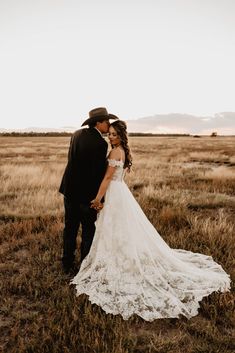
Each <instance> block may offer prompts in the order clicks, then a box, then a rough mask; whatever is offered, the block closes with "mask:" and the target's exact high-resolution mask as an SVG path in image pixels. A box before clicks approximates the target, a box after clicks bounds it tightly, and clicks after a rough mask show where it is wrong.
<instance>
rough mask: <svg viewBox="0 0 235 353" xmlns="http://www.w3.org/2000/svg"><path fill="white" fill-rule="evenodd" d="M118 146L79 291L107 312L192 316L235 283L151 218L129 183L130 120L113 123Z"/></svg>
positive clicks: (112, 140) (111, 156)
mask: <svg viewBox="0 0 235 353" xmlns="http://www.w3.org/2000/svg"><path fill="white" fill-rule="evenodd" d="M109 140H110V143H111V145H112V150H111V152H110V154H109V156H108V167H107V171H106V174H105V177H104V179H103V181H102V183H101V185H100V188H99V191H98V193H97V196H96V198H95V199H94V200H93V201H92V206H91V207H93V208H95V209H96V210H100V209H101V208H102V204H101V200H102V198H103V196H105V203H104V207H103V208H102V209H101V210H100V212H99V214H98V219H97V221H96V232H95V236H94V240H93V243H92V246H91V249H90V252H89V254H88V255H87V256H86V258H85V259H84V260H83V262H82V265H81V268H80V270H79V272H78V273H77V275H76V276H75V277H74V278H73V279H72V280H71V283H72V284H75V285H76V292H77V295H80V294H82V293H85V294H87V295H88V297H89V300H90V301H91V303H95V304H97V305H99V306H101V307H102V309H103V310H104V311H105V312H106V313H111V314H114V315H116V314H121V315H122V317H123V318H124V319H125V320H127V319H128V318H129V317H130V316H131V315H133V314H137V315H139V316H140V317H142V318H143V319H144V320H147V321H152V320H154V319H159V318H176V317H179V315H184V316H186V317H187V318H190V317H192V316H195V315H197V313H198V308H199V301H200V300H201V299H202V298H203V297H204V296H207V295H209V294H210V293H212V292H214V291H222V292H223V291H227V290H229V288H230V278H229V275H228V274H227V273H226V272H225V271H224V270H223V269H222V267H221V266H220V265H219V264H217V263H216V262H215V261H213V259H212V257H211V256H207V255H203V254H199V253H193V252H191V251H186V250H182V249H171V248H170V247H169V246H168V245H167V244H166V243H165V241H164V240H163V239H162V238H161V236H160V235H159V234H158V232H157V231H156V229H155V228H154V227H153V225H152V224H151V223H150V222H149V220H148V219H147V217H146V216H145V214H144V213H143V211H142V209H141V208H140V206H139V204H138V203H137V201H136V200H135V198H134V197H133V195H132V193H131V192H130V190H129V189H128V187H127V185H126V184H125V182H124V180H123V177H124V172H125V170H129V169H130V167H131V164H132V163H131V154H130V149H129V146H128V138H127V130H126V123H125V122H124V121H121V120H117V121H115V122H113V123H112V124H111V125H110V128H109Z"/></svg>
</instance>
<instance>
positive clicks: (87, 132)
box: [59, 128, 108, 204]
mask: <svg viewBox="0 0 235 353" xmlns="http://www.w3.org/2000/svg"><path fill="white" fill-rule="evenodd" d="M107 148H108V144H107V142H106V141H105V140H104V139H103V137H102V136H101V135H100V133H99V131H97V130H96V129H95V128H85V129H81V130H77V131H76V132H75V133H74V134H73V136H72V137H71V141H70V147H69V152H68V163H67V166H66V168H65V172H64V175H63V178H62V181H61V185H60V188H59V192H60V193H62V194H63V195H64V196H65V197H67V198H69V199H71V200H73V201H76V202H81V203H85V204H86V203H90V201H91V200H93V199H94V198H95V196H96V194H97V191H98V189H99V186H100V183H101V181H102V179H103V177H104V174H105V170H106V164H107V162H106V155H107Z"/></svg>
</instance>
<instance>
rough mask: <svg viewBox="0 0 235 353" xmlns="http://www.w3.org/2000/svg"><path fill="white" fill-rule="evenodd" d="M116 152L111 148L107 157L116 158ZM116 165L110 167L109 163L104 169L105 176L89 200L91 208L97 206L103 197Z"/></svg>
mask: <svg viewBox="0 0 235 353" xmlns="http://www.w3.org/2000/svg"><path fill="white" fill-rule="evenodd" d="M118 157H119V155H118V152H117V151H115V150H112V151H111V152H110V154H109V159H115V160H118ZM115 169H116V167H112V166H111V165H108V167H107V169H106V173H105V176H104V178H103V180H102V182H101V184H100V187H99V190H98V192H97V195H96V197H95V199H94V200H92V201H91V207H92V208H97V207H98V208H99V206H100V202H101V200H102V198H103V197H104V195H105V193H106V190H107V188H108V186H109V183H110V181H111V180H112V176H113V173H114V172H115Z"/></svg>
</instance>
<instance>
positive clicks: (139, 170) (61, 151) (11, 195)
mask: <svg viewBox="0 0 235 353" xmlns="http://www.w3.org/2000/svg"><path fill="white" fill-rule="evenodd" d="M130 143H131V147H132V151H133V157H134V168H133V172H131V173H130V174H127V175H126V182H127V183H128V185H129V187H130V189H131V190H132V192H133V193H134V195H135V197H136V199H137V200H138V202H139V203H140V205H141V207H142V208H143V210H144V211H145V213H146V215H147V217H148V218H149V219H150V221H151V222H152V223H153V224H154V226H155V227H156V228H157V229H158V231H159V232H160V234H161V235H162V237H163V238H164V239H165V240H166V241H167V243H168V244H169V245H170V246H171V247H173V248H183V249H188V250H191V251H196V252H203V253H205V254H208V255H211V256H213V258H214V259H215V260H216V261H218V262H219V263H220V264H221V265H222V266H223V268H224V269H225V270H226V271H227V272H228V273H229V274H230V275H231V278H232V279H233V280H234V278H235V266H234V265H235V264H234V253H235V242H234V233H235V222H234V215H235V178H234V161H235V153H234V144H235V138H233V137H228V138H226V137H224V138H222V137H219V138H215V139H211V138H207V137H203V138H201V139H194V138H192V137H155V138H149V137H148V138H144V137H142V138H136V137H133V138H131V139H130ZM68 145H69V138H68V137H27V138H23V137H17V138H13V137H2V138H1V141H0V157H1V159H0V201H1V203H0V243H1V250H0V257H1V264H0V268H1V273H0V276H1V282H0V289H1V314H0V347H1V348H2V350H3V352H10V353H11V352H15V353H23V352H28V353H31V352H32V353H44V352H45V353H46V352H48V353H49V352H50V353H54V352H55V353H64V352H65V353H75V352H79V353H93V352H95V353H141V352H142V353H147V352H148V353H153V352H156V353H173V352H174V353H182V352H184V353H225V352H226V353H232V352H234V351H235V347H234V340H233V337H234V333H235V332H234V323H235V318H234V298H235V296H234V286H232V291H231V292H228V293H224V294H218V293H213V294H212V295H210V296H209V297H208V298H204V299H203V301H202V303H201V307H200V312H199V315H198V316H197V317H194V318H192V319H191V320H187V319H184V318H182V319H180V320H176V319H167V320H165V319H164V320H155V321H154V322H152V323H148V322H144V321H143V320H142V319H140V318H138V317H132V318H131V319H130V320H128V321H124V320H122V318H121V317H120V316H112V315H106V314H105V313H104V312H103V311H102V310H101V309H100V308H99V307H97V306H95V305H91V304H90V303H89V301H88V300H87V298H86V297H85V296H81V297H79V298H77V297H76V296H75V291H74V288H72V287H70V286H69V284H68V283H69V277H68V276H66V275H65V274H64V273H63V272H62V270H61V264H60V257H61V249H62V230H63V199H62V196H61V195H60V194H59V193H58V187H59V184H60V180H61V176H62V173H63V170H64V167H65V163H66V158H67V152H68ZM78 243H79V238H78Z"/></svg>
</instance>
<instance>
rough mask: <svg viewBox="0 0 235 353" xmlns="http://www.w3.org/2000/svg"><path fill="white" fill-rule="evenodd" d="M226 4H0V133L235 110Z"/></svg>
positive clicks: (232, 31)
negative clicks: (104, 115) (107, 115)
mask: <svg viewBox="0 0 235 353" xmlns="http://www.w3.org/2000/svg"><path fill="white" fill-rule="evenodd" d="M234 63H235V1H234V0H115V1H114V0H99V1H98V0H96V1H95V0H64V1H62V0H28V1H26V0H0V99H1V102H0V120H1V122H0V127H2V128H23V127H28V126H44V127H61V126H80V124H81V122H82V121H83V120H85V118H86V116H87V114H88V111H89V110H91V109H92V108H94V107H97V106H106V107H107V108H108V110H109V111H110V112H111V113H114V114H116V115H118V116H120V118H122V119H127V120H128V119H133V118H139V117H145V116H150V115H154V114H162V113H173V112H175V113H189V114H194V115H203V116H206V115H209V114H210V115H213V114H214V113H216V112H225V111H235V99H234V84H235V65H234Z"/></svg>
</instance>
